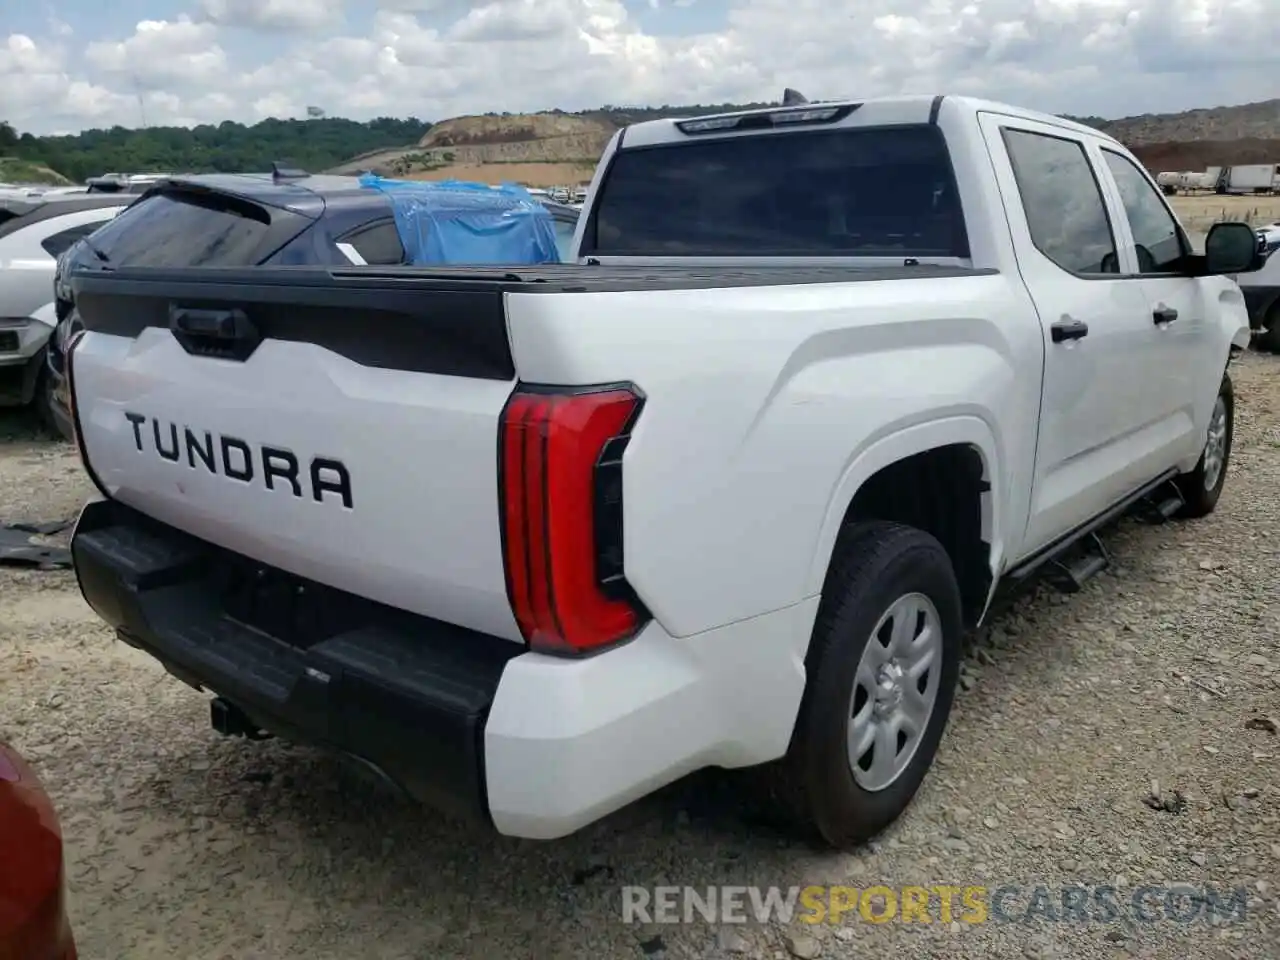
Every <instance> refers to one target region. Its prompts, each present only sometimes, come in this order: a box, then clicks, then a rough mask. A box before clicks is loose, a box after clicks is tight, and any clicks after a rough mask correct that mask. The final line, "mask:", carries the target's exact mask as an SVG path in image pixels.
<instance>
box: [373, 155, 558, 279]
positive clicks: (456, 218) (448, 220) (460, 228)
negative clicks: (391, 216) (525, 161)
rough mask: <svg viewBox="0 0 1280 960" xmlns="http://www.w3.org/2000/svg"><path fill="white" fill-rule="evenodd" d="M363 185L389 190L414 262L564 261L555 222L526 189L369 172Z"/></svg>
mask: <svg viewBox="0 0 1280 960" xmlns="http://www.w3.org/2000/svg"><path fill="white" fill-rule="evenodd" d="M360 185H361V186H364V187H370V188H372V189H375V190H381V191H383V192H384V193H385V194H386V195H387V196H388V198H390V200H391V207H392V209H393V210H394V211H395V217H396V229H397V230H398V231H399V233H400V242H401V243H402V244H403V245H404V249H405V254H406V256H407V258H408V261H409V263H411V264H413V265H414V266H425V265H429V264H445V263H448V264H461V263H487V264H529V263H559V262H560V254H559V252H558V250H557V247H556V231H555V223H554V221H553V220H552V219H551V214H550V213H548V212H547V209H546V207H544V206H543V205H542V204H541V203H539V202H538V201H537V200H536V199H534V197H533V196H532V195H531V194H530V193H529V192H528V191H527V190H525V189H524V188H523V187H520V186H517V185H515V184H503V185H502V186H501V187H491V186H488V185H487V184H483V183H466V182H463V181H460V180H445V181H442V182H439V183H432V182H429V181H424V180H388V179H386V178H384V177H379V176H376V175H374V174H365V175H364V176H362V177H361V178H360Z"/></svg>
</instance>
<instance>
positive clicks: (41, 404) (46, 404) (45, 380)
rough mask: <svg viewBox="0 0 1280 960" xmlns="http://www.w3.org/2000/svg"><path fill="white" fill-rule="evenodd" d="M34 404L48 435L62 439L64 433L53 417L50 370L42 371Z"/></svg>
mask: <svg viewBox="0 0 1280 960" xmlns="http://www.w3.org/2000/svg"><path fill="white" fill-rule="evenodd" d="M32 403H33V404H34V406H35V408H36V417H37V418H38V419H39V420H40V426H41V427H43V428H44V430H45V431H46V432H47V433H50V434H52V435H53V436H55V437H59V438H61V437H62V431H61V430H59V429H58V421H57V419H56V418H55V417H54V415H53V377H51V376H49V371H48V370H41V371H40V376H39V378H38V379H37V380H36V390H35V396H34V397H33V398H32Z"/></svg>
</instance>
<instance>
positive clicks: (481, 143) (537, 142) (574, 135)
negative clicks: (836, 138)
mask: <svg viewBox="0 0 1280 960" xmlns="http://www.w3.org/2000/svg"><path fill="white" fill-rule="evenodd" d="M759 106H766V104H746V105H734V104H714V105H699V106H695V107H672V106H664V107H625V108H623V107H603V108H601V109H599V110H591V111H584V112H581V113H564V112H562V111H558V110H556V111H551V112H548V113H536V114H501V115H498V114H487V115H485V116H476V117H457V118H455V119H453V120H445V121H442V122H440V123H438V124H436V125H435V126H433V127H432V128H431V129H430V131H428V133H427V134H426V135H425V136H424V137H422V139H421V140H420V141H419V142H418V144H417V145H415V146H407V147H402V148H398V149H396V150H386V151H382V152H379V153H374V154H370V155H366V156H363V157H359V158H356V159H353V160H351V161H349V162H347V163H345V164H343V165H342V166H340V167H338V168H336V170H335V171H334V172H341V173H356V172H359V171H363V170H372V171H374V172H375V173H381V174H384V175H388V176H411V175H415V174H423V173H427V174H431V175H432V176H447V175H449V173H450V170H451V169H452V168H464V167H465V168H467V169H468V170H474V168H476V167H480V166H488V165H490V164H520V165H522V166H523V165H528V164H535V165H538V164H548V165H549V164H556V165H560V166H561V167H563V165H566V164H568V165H572V166H573V167H574V168H575V169H584V170H585V171H586V173H585V174H584V176H583V177H582V179H586V177H588V176H589V174H590V167H591V166H592V165H593V164H594V163H595V159H596V157H598V156H599V155H600V151H601V150H602V149H603V148H604V145H605V144H606V143H608V141H609V137H610V136H612V135H613V132H614V131H615V130H617V128H618V127H620V126H624V125H626V124H629V123H636V122H639V121H642V120H651V119H654V118H657V117H669V116H692V115H697V114H703V113H714V112H719V111H724V110H734V109H746V108H748V107H759ZM1073 119H1076V120H1079V121H1081V122H1083V123H1087V124H1089V125H1090V126H1093V127H1096V128H1098V129H1099V130H1103V131H1105V132H1107V133H1110V134H1111V135H1112V136H1114V137H1116V138H1117V139H1119V140H1120V141H1121V142H1123V143H1125V144H1126V145H1127V146H1129V147H1130V148H1131V149H1133V150H1134V152H1135V153H1136V154H1137V155H1138V156H1139V158H1140V159H1141V160H1142V161H1143V163H1145V164H1147V165H1148V166H1149V167H1150V168H1151V169H1153V170H1200V169H1203V168H1204V167H1206V166H1209V165H1213V164H1223V165H1226V164H1233V163H1234V164H1242V163H1280V99H1275V100H1266V101H1262V102H1260V103H1246V104H1240V105H1238V106H1231V107H1211V108H1203V109H1196V110H1187V111H1184V112H1183V113H1163V114H1144V115H1142V116H1137V117H1123V118H1120V119H1118V120H1105V119H1102V118H1101V117H1075V118H1073ZM472 175H474V174H472Z"/></svg>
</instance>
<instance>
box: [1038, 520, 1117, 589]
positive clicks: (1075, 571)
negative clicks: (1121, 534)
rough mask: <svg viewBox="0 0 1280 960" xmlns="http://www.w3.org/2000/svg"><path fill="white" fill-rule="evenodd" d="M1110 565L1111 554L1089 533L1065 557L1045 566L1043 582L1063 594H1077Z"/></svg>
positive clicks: (1100, 540) (1094, 535) (1054, 559)
mask: <svg viewBox="0 0 1280 960" xmlns="http://www.w3.org/2000/svg"><path fill="white" fill-rule="evenodd" d="M1110 565H1111V554H1109V553H1108V552H1107V547H1106V544H1104V543H1103V542H1102V538H1101V537H1099V536H1098V535H1097V534H1096V533H1090V534H1087V535H1086V536H1084V537H1083V538H1081V539H1080V540H1079V541H1078V543H1077V544H1073V549H1071V550H1069V551H1066V554H1065V555H1059V556H1057V557H1054V558H1053V559H1052V560H1050V561H1049V562H1048V563H1047V564H1046V567H1047V570H1046V576H1045V580H1046V581H1047V582H1048V583H1050V584H1052V585H1053V586H1055V587H1057V588H1058V589H1059V590H1061V591H1062V592H1063V593H1078V592H1079V590H1080V588H1081V587H1083V586H1084V585H1085V584H1086V583H1087V582H1088V581H1090V580H1092V579H1093V578H1094V577H1096V576H1097V575H1098V574H1100V573H1101V572H1102V571H1103V570H1105V569H1107V567H1109V566H1110Z"/></svg>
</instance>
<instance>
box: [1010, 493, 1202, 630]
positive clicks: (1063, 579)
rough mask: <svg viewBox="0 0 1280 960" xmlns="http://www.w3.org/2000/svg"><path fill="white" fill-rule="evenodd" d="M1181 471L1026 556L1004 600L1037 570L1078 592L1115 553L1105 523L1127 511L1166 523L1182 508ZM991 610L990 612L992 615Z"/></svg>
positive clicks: (1012, 573) (1013, 572)
mask: <svg viewBox="0 0 1280 960" xmlns="http://www.w3.org/2000/svg"><path fill="white" fill-rule="evenodd" d="M1175 476H1177V471H1175V470H1168V471H1166V472H1165V473H1164V474H1163V475H1161V476H1159V477H1157V478H1156V479H1155V480H1152V481H1151V482H1150V483H1148V484H1146V485H1144V486H1143V487H1141V488H1139V489H1138V490H1135V491H1134V492H1133V493H1131V494H1129V496H1127V497H1125V498H1124V499H1122V500H1120V501H1118V502H1117V503H1115V504H1113V505H1112V506H1111V508H1110V509H1108V510H1105V511H1103V512H1102V513H1100V514H1099V515H1098V516H1096V517H1094V518H1093V519H1092V520H1091V521H1089V522H1088V523H1085V524H1083V525H1082V526H1080V527H1078V528H1077V529H1076V530H1074V531H1072V532H1071V533H1070V534H1068V535H1067V536H1065V537H1063V538H1061V539H1060V540H1058V541H1057V542H1056V543H1053V544H1050V545H1049V546H1047V547H1045V548H1044V549H1043V550H1041V551H1040V552H1039V553H1038V554H1036V555H1034V556H1032V557H1030V558H1029V559H1027V560H1024V561H1023V562H1022V563H1021V564H1019V565H1018V566H1017V567H1014V568H1013V569H1012V570H1010V571H1009V572H1008V573H1006V574H1005V576H1004V578H1003V580H1002V583H1001V586H1000V587H999V588H998V592H999V593H1001V594H1003V598H1002V599H1003V602H1011V600H1012V598H1013V597H1014V596H1015V595H1016V594H1017V593H1018V592H1019V591H1020V590H1021V589H1022V588H1023V587H1024V586H1027V585H1028V584H1029V583H1030V582H1031V580H1032V577H1033V575H1034V574H1037V573H1039V572H1044V573H1047V574H1048V576H1047V577H1046V580H1047V581H1048V582H1049V583H1050V584H1052V585H1053V586H1056V587H1057V588H1058V589H1060V590H1065V591H1066V592H1068V593H1075V592H1076V591H1078V590H1079V589H1080V588H1081V587H1082V586H1084V584H1085V582H1086V581H1088V580H1091V579H1092V578H1093V577H1096V576H1097V575H1098V574H1099V573H1101V572H1102V571H1103V570H1105V569H1107V567H1108V566H1109V565H1110V563H1111V556H1110V554H1109V553H1108V552H1107V548H1106V546H1105V545H1104V544H1103V542H1102V539H1101V538H1100V537H1099V536H1098V531H1099V530H1101V529H1102V528H1103V527H1106V526H1107V525H1109V524H1111V523H1112V522H1114V521H1116V520H1119V519H1120V517H1122V516H1123V515H1125V514H1127V513H1131V512H1132V513H1136V514H1137V515H1138V516H1139V517H1141V518H1143V519H1145V520H1146V521H1147V522H1149V523H1164V522H1165V521H1166V520H1167V519H1169V518H1170V517H1172V516H1173V515H1174V514H1175V513H1177V512H1178V510H1179V509H1181V507H1182V504H1183V499H1182V495H1181V494H1180V493H1179V492H1178V488H1177V486H1176V485H1175V484H1174V483H1173V478H1174V477H1175ZM990 615H991V611H990V610H988V612H987V616H988V617H990Z"/></svg>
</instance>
